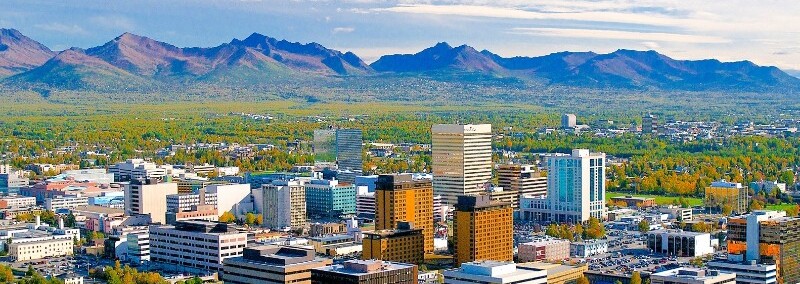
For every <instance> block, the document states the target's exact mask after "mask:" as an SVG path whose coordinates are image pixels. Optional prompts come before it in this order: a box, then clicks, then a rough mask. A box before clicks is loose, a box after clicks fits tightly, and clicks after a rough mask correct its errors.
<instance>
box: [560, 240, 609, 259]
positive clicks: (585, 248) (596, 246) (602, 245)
mask: <svg viewBox="0 0 800 284" xmlns="http://www.w3.org/2000/svg"><path fill="white" fill-rule="evenodd" d="M607 252H608V241H606V240H585V241H582V242H574V243H571V244H569V254H570V255H572V256H575V257H590V256H593V255H598V254H603V253H607Z"/></svg>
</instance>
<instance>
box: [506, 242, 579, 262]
mask: <svg viewBox="0 0 800 284" xmlns="http://www.w3.org/2000/svg"><path fill="white" fill-rule="evenodd" d="M517 249H518V253H517V259H518V260H519V262H530V261H561V260H564V259H567V258H569V255H570V250H569V249H570V245H569V241H568V240H562V239H556V238H549V237H540V238H535V239H534V240H533V241H530V242H527V243H523V244H519V246H517Z"/></svg>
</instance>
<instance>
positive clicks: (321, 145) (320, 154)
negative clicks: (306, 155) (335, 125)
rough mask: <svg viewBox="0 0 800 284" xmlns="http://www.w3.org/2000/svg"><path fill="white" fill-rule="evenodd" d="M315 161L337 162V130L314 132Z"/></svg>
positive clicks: (317, 130)
mask: <svg viewBox="0 0 800 284" xmlns="http://www.w3.org/2000/svg"><path fill="white" fill-rule="evenodd" d="M314 161H315V162H334V161H336V130H335V129H316V130H314Z"/></svg>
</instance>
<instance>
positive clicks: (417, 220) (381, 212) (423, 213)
mask: <svg viewBox="0 0 800 284" xmlns="http://www.w3.org/2000/svg"><path fill="white" fill-rule="evenodd" d="M403 221H406V222H412V223H413V224H414V226H415V227H416V228H419V229H422V234H423V235H424V236H425V252H426V253H433V229H434V227H433V188H431V182H430V180H414V179H413V178H412V176H411V175H381V176H379V177H378V182H377V183H376V190H375V230H392V229H396V228H397V225H398V223H400V222H403Z"/></svg>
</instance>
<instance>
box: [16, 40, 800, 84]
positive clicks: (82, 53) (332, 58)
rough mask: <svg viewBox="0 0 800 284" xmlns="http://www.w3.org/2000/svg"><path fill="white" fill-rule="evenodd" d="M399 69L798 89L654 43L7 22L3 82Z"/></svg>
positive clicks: (254, 80) (479, 76)
mask: <svg viewBox="0 0 800 284" xmlns="http://www.w3.org/2000/svg"><path fill="white" fill-rule="evenodd" d="M392 74H401V75H402V76H398V77H397V78H409V77H420V78H429V79H431V80H437V81H444V82H452V83H471V82H470V81H474V80H487V79H488V80H491V79H492V78H498V79H500V80H503V78H513V79H515V80H522V81H530V82H536V84H544V85H545V86H546V85H552V86H566V87H577V88H589V89H638V90H648V89H655V90H667V91H670V90H676V91H731V92H741V91H757V90H778V91H786V90H791V91H794V90H798V89H800V79H798V78H797V77H795V76H792V75H789V74H787V73H786V72H784V71H782V70H780V69H778V68H777V67H774V66H758V65H756V64H754V63H752V62H750V61H737V62H720V61H719V60H716V59H705V60H676V59H673V58H670V57H669V56H666V55H664V54H661V53H658V52H656V51H653V50H648V51H637V50H628V49H619V50H616V51H614V52H611V53H606V54H598V53H594V52H568V51H563V52H556V53H551V54H548V55H543V56H534V57H527V56H515V57H502V56H500V55H497V54H495V53H492V52H491V51H488V50H481V51H478V50H476V49H475V48H473V47H471V46H469V45H466V44H463V45H459V46H452V45H450V44H449V43H447V42H439V43H437V44H435V45H433V46H431V47H428V48H425V49H423V50H421V51H419V52H417V53H414V54H392V55H384V56H381V57H380V58H379V59H378V60H376V61H375V62H373V63H371V64H366V63H365V62H364V61H363V60H362V59H361V58H360V57H358V55H356V54H355V53H353V52H350V51H346V52H341V51H338V50H334V49H329V48H326V47H325V46H323V45H321V44H319V43H315V42H311V43H299V42H290V41H287V40H279V39H276V38H272V37H269V36H266V35H262V34H259V33H252V34H250V35H249V36H247V37H246V38H244V39H237V38H234V39H232V40H231V41H230V42H227V43H222V44H220V45H217V46H214V47H177V46H174V45H172V44H169V43H166V42H161V41H158V40H154V39H151V38H148V37H145V36H140V35H135V34H132V33H127V32H126V33H123V34H121V35H119V36H118V37H116V38H114V39H112V40H110V41H108V42H106V43H104V44H102V45H99V46H96V47H91V48H87V49H80V48H70V49H67V50H64V51H61V52H53V51H52V50H50V49H49V48H47V47H46V46H44V45H42V44H41V43H38V42H36V41H35V40H33V39H30V38H28V37H26V36H24V35H22V34H21V33H20V32H19V31H17V30H14V29H0V80H2V81H0V84H3V85H5V86H11V87H16V88H23V89H25V88H32V87H36V88H47V89H55V90H58V89H67V90H106V91H115V90H137V89H139V90H141V89H153V88H164V87H168V86H172V88H176V87H186V86H190V85H192V84H219V85H224V86H229V87H235V88H247V87H250V86H262V85H264V84H265V83H275V82H284V83H285V82H292V81H314V80H316V79H315V78H337V77H342V76H345V77H360V76H383V77H386V76H394V75H392ZM465 74H466V75H465ZM469 74H474V75H469ZM3 77H6V78H3ZM398 80H399V79H398Z"/></svg>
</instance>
